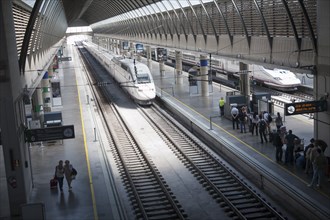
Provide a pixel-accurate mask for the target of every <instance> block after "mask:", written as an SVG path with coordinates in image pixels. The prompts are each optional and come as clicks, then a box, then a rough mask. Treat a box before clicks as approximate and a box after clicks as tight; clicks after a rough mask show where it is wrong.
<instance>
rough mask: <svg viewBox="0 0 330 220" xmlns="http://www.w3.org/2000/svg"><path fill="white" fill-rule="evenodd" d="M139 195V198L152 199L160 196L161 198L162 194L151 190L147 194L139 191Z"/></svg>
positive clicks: (160, 191)
mask: <svg viewBox="0 0 330 220" xmlns="http://www.w3.org/2000/svg"><path fill="white" fill-rule="evenodd" d="M138 193H139V194H140V198H147V197H148V198H150V197H151V198H152V197H160V196H163V195H164V192H163V191H162V190H157V191H155V190H151V191H148V192H143V191H140V192H138Z"/></svg>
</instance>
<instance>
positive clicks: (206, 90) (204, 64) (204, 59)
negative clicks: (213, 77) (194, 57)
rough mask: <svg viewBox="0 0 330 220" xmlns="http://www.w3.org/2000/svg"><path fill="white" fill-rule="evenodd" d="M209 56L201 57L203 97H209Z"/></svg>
mask: <svg viewBox="0 0 330 220" xmlns="http://www.w3.org/2000/svg"><path fill="white" fill-rule="evenodd" d="M207 61H208V56H207V55H202V54H201V55H200V64H201V67H200V74H201V81H202V82H201V85H202V96H208V95H209V75H208V64H207Z"/></svg>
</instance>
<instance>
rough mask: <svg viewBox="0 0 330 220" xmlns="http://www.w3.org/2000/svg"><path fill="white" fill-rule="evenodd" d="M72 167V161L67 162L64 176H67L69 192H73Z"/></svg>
mask: <svg viewBox="0 0 330 220" xmlns="http://www.w3.org/2000/svg"><path fill="white" fill-rule="evenodd" d="M72 168H73V167H72V165H71V164H70V161H68V160H66V161H65V165H64V174H65V179H66V181H67V182H68V186H69V191H71V189H72V187H71V182H72Z"/></svg>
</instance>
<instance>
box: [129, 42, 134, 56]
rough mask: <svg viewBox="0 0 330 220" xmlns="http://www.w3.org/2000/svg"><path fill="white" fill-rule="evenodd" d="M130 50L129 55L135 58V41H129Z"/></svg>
mask: <svg viewBox="0 0 330 220" xmlns="http://www.w3.org/2000/svg"><path fill="white" fill-rule="evenodd" d="M128 51H129V56H130V57H131V58H134V53H135V50H134V44H133V42H130V43H129V49H128Z"/></svg>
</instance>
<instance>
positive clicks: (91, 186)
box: [76, 76, 98, 220]
mask: <svg viewBox="0 0 330 220" xmlns="http://www.w3.org/2000/svg"><path fill="white" fill-rule="evenodd" d="M76 85H77V91H78V102H79V109H80V120H81V128H82V133H83V137H84V148H85V154H86V162H87V170H88V177H89V184H90V189H91V194H92V202H93V212H94V220H98V214H97V208H96V200H95V194H94V187H93V179H92V173H91V166H90V163H89V156H88V149H87V141H86V133H85V124H84V120H83V118H84V117H83V113H82V108H81V100H80V92H79V88H78V82H77V76H76Z"/></svg>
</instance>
